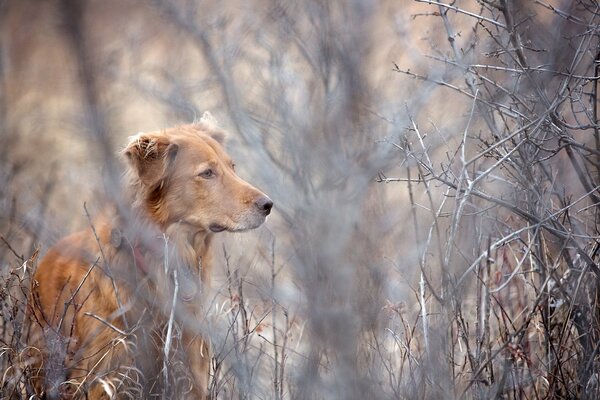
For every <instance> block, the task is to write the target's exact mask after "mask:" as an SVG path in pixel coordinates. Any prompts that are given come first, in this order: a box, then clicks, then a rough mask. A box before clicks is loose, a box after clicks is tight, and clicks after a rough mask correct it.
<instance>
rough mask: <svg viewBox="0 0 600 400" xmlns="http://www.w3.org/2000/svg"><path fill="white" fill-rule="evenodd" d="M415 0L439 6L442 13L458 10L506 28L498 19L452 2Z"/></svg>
mask: <svg viewBox="0 0 600 400" xmlns="http://www.w3.org/2000/svg"><path fill="white" fill-rule="evenodd" d="M415 1H416V2H417V3H425V4H429V5H434V6H439V7H440V15H443V14H445V13H446V11H447V10H452V11H456V12H459V13H461V14H465V15H468V16H470V17H473V18H476V19H477V20H480V21H485V22H489V23H490V24H492V25H495V26H497V27H499V28H503V29H506V26H505V25H504V24H502V23H501V22H498V21H496V20H493V19H491V18H487V17H485V16H483V15H480V14H476V13H472V12H470V11H466V10H463V9H461V8H459V7H456V6H454V5H452V4H445V3H442V2H438V1H433V0H415Z"/></svg>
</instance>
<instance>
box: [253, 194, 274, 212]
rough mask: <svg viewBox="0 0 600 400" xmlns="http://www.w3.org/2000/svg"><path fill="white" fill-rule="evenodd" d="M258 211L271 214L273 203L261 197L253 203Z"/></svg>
mask: <svg viewBox="0 0 600 400" xmlns="http://www.w3.org/2000/svg"><path fill="white" fill-rule="evenodd" d="M254 204H255V205H256V208H258V210H259V211H260V212H261V213H263V214H265V215H269V214H270V213H271V208H273V201H272V200H271V199H270V198H268V197H267V196H262V197H260V198H259V199H258V200H256V202H255V203H254Z"/></svg>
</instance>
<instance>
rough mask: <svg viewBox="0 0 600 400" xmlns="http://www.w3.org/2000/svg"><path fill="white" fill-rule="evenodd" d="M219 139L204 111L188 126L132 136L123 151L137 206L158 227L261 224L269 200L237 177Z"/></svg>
mask: <svg viewBox="0 0 600 400" xmlns="http://www.w3.org/2000/svg"><path fill="white" fill-rule="evenodd" d="M223 140H224V134H223V132H222V131H221V130H220V129H219V128H218V127H217V126H216V124H215V122H214V120H213V119H212V117H211V116H210V115H209V114H205V115H204V116H203V118H202V119H201V120H200V121H199V122H197V123H194V124H191V125H184V126H180V127H176V128H171V129H167V130H164V131H160V132H153V133H140V134H137V135H135V136H132V137H131V138H130V142H129V144H128V146H127V147H126V148H125V150H124V151H123V154H124V155H125V156H126V159H127V162H128V165H129V175H130V177H131V183H132V189H133V190H134V195H135V201H136V203H137V205H139V206H141V207H142V208H143V209H144V210H146V212H147V213H148V215H149V216H150V218H151V219H153V220H154V221H155V222H156V223H158V224H159V225H162V226H166V225H168V224H171V223H175V222H181V223H185V224H189V225H191V226H193V227H194V228H197V229H198V230H204V231H212V232H220V231H224V230H227V231H231V232H235V231H244V230H248V229H254V228H256V227H258V226H259V225H261V224H262V223H263V222H264V221H265V219H266V217H267V215H269V213H270V212H271V208H272V207H273V202H272V201H271V199H270V198H269V197H267V196H266V195H265V194H264V193H262V192H261V191H260V190H258V189H256V188H255V187H253V186H252V185H250V184H249V183H247V182H246V181H244V180H243V179H241V178H240V177H239V176H237V174H236V172H235V164H234V163H233V161H232V160H231V158H230V157H229V156H228V155H227V154H226V153H225V150H224V149H223V147H222V144H223Z"/></svg>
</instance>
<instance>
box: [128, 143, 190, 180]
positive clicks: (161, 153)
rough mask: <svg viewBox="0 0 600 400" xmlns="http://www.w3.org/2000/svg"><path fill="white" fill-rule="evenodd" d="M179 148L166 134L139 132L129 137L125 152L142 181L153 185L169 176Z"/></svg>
mask: <svg viewBox="0 0 600 400" xmlns="http://www.w3.org/2000/svg"><path fill="white" fill-rule="evenodd" d="M178 150H179V146H178V145H177V144H175V143H171V142H169V139H168V138H166V137H164V136H155V135H149V134H145V133H138V134H137V135H134V136H130V137H129V144H128V145H127V147H125V149H124V150H123V154H124V155H125V157H126V158H127V161H128V162H129V164H130V166H131V167H132V168H133V170H134V171H135V172H136V173H137V175H138V177H139V178H140V181H141V182H142V183H143V184H144V185H146V186H148V187H152V186H155V185H157V184H159V183H160V182H161V181H163V180H164V179H165V178H166V177H167V175H168V171H169V167H170V166H171V165H172V164H173V162H174V161H175V158H176V157H177V151H178Z"/></svg>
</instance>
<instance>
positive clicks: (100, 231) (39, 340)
mask: <svg viewBox="0 0 600 400" xmlns="http://www.w3.org/2000/svg"><path fill="white" fill-rule="evenodd" d="M222 140H223V135H222V132H221V131H219V130H218V128H217V127H216V126H215V124H214V122H213V120H212V118H211V117H210V116H208V115H205V116H204V117H203V119H202V120H201V121H200V122H199V123H195V124H191V125H185V126H180V127H176V128H172V129H167V130H164V131H160V132H154V133H142V134H138V135H136V136H134V137H132V138H130V142H129V145H128V146H127V147H126V148H125V150H124V151H123V156H124V159H125V161H126V165H127V167H126V179H127V183H126V185H125V186H126V190H125V192H126V193H127V194H128V196H129V197H126V198H125V200H126V201H125V202H127V201H129V206H128V207H126V206H123V205H122V204H120V203H124V202H123V201H121V202H117V205H115V206H112V207H111V208H110V209H109V210H108V211H106V212H104V213H102V215H101V216H100V217H99V218H98V219H96V220H95V221H94V223H93V226H92V228H91V229H88V230H86V231H83V232H79V233H75V234H73V235H71V236H68V237H66V238H64V239H62V240H61V241H59V242H58V243H57V244H56V245H55V246H54V247H52V248H51V249H50V250H49V251H48V252H47V254H46V255H45V257H44V258H43V259H42V260H41V261H40V264H39V267H38V269H37V271H36V273H35V275H34V280H33V285H32V291H31V295H30V307H29V315H30V320H31V324H30V331H31V343H32V348H37V349H39V350H40V351H41V354H42V357H38V361H37V363H36V365H35V366H34V367H35V369H36V370H37V371H38V374H37V376H36V378H35V379H34V380H33V385H34V386H35V388H36V391H37V392H38V394H40V395H41V394H42V393H44V394H45V396H47V398H58V397H61V398H88V399H100V398H121V397H126V394H128V395H130V396H132V397H133V398H141V397H147V396H150V395H151V394H152V390H157V389H156V388H163V389H164V387H165V385H167V383H166V381H162V382H161V381H160V378H156V376H158V377H160V376H161V368H162V366H163V361H164V353H165V351H166V350H165V347H169V345H170V346H171V347H170V348H171V349H173V350H172V351H171V353H169V352H168V351H167V354H168V355H169V357H171V354H172V355H173V356H172V357H175V358H176V357H179V359H180V360H183V362H182V363H180V364H182V365H185V368H184V370H185V371H183V372H182V374H184V375H186V376H188V377H189V379H188V380H187V381H186V382H188V384H187V385H182V386H183V387H184V388H183V389H179V392H177V393H179V395H178V396H181V398H183V397H185V398H190V399H200V398H205V397H206V396H207V384H208V378H209V375H208V373H209V372H208V370H209V357H210V353H209V349H208V346H207V344H206V342H205V341H204V340H203V339H202V337H201V336H200V335H199V333H200V332H201V330H202V329H201V328H199V326H200V327H201V325H202V315H203V311H202V307H201V304H202V301H201V300H202V293H203V290H202V285H203V284H207V282H208V280H209V275H210V252H209V246H210V241H211V237H212V235H213V233H214V232H220V231H223V230H227V231H244V230H247V229H253V228H256V227H258V226H259V225H261V224H262V223H263V222H264V221H265V219H266V217H267V215H268V214H269V212H270V210H271V207H272V202H271V200H270V199H269V198H268V197H267V196H266V195H265V194H263V193H262V192H261V191H259V190H258V189H256V188H254V187H253V186H251V185H250V184H248V183H247V182H245V181H243V180H242V179H241V178H239V177H238V176H237V175H236V173H235V171H234V164H233V162H232V161H231V159H230V158H229V156H228V155H227V154H226V153H225V151H224V150H223V148H222V146H221V144H222ZM175 293H177V295H175ZM177 329H181V334H180V335H175V334H174V333H173V332H174V330H177ZM166 332H169V333H170V335H171V337H173V338H175V339H174V340H179V342H177V343H175V342H173V341H172V340H171V337H169V338H167V335H166ZM167 350H168V349H167ZM161 358H162V359H161ZM157 360H159V362H157ZM172 364H173V365H175V364H174V363H172ZM153 377H154V378H153ZM153 379H154V381H153ZM136 385H137V386H136ZM161 385H162V386H161ZM135 387H137V388H138V389H135V390H138V391H139V392H137V393H136V394H133V395H132V390H134V388H135ZM152 388H155V389H152ZM172 392H173V391H172Z"/></svg>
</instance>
